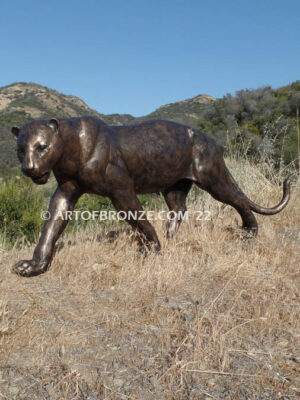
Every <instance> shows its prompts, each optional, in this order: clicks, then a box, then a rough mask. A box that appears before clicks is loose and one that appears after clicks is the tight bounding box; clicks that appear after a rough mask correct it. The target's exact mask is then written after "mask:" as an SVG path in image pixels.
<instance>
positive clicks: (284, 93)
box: [0, 81, 300, 172]
mask: <svg viewBox="0 0 300 400" xmlns="http://www.w3.org/2000/svg"><path fill="white" fill-rule="evenodd" d="M299 109H300V81H296V82H294V83H291V84H290V85H287V86H284V87H281V88H279V89H272V88H271V87H269V86H266V87H263V88H259V89H254V90H249V89H246V90H240V91H237V92H236V94H235V95H234V96H232V95H230V94H228V95H226V96H224V97H223V98H221V99H215V98H213V97H212V96H209V95H205V94H201V95H198V96H195V97H193V98H191V99H187V100H183V101H177V102H174V103H171V104H166V105H163V106H161V107H159V108H158V109H156V110H155V111H153V112H152V113H150V114H148V115H145V116H143V117H138V118H136V117H133V116H132V115H129V114H126V115H125V114H110V115H104V114H101V113H98V112H97V111H95V110H93V109H91V108H89V107H88V106H87V105H86V104H85V103H84V101H82V100H81V99H79V98H78V97H75V96H67V95H64V94H62V93H59V92H57V91H55V90H52V89H48V88H47V87H44V86H41V85H37V84H35V83H15V84H12V85H9V86H5V87H2V88H0V172H1V169H2V170H3V169H4V168H11V167H13V166H16V165H18V161H17V158H16V151H15V141H14V138H13V137H12V135H11V134H10V127H11V126H12V125H22V124H24V123H26V122H28V121H30V120H33V119H38V118H49V117H53V116H55V117H73V116H82V115H94V116H98V117H100V118H102V119H103V120H104V121H105V122H107V123H108V124H109V125H122V124H132V123H135V122H140V121H144V120H148V119H166V120H171V121H177V122H180V123H183V124H186V125H189V126H192V127H194V128H200V129H202V130H203V131H204V132H206V133H208V134H209V135H211V136H213V137H214V138H215V139H216V140H217V142H218V143H219V144H220V145H221V146H223V147H224V148H225V150H227V151H229V152H232V151H233V152H238V151H242V152H246V154H247V155H249V156H254V157H256V158H257V157H259V159H262V158H263V159H265V158H272V159H273V160H274V161H275V162H276V163H277V164H278V165H279V164H286V165H287V164H291V163H292V164H294V165H295V166H297V161H296V160H297V157H298V129H297V110H299Z"/></svg>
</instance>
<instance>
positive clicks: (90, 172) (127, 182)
mask: <svg viewBox="0 0 300 400" xmlns="http://www.w3.org/2000/svg"><path fill="white" fill-rule="evenodd" d="M12 133H13V134H14V135H15V136H16V137H17V144H18V157H19V160H20V162H21V166H22V171H23V173H24V174H25V175H27V176H29V177H30V178H31V179H32V180H33V182H35V183H37V184H44V183H46V182H47V180H48V178H49V175H50V172H51V171H53V173H54V175H55V178H56V180H57V183H58V186H57V189H56V191H55V193H54V194H53V196H52V198H51V201H50V205H49V212H50V215H51V218H50V219H49V220H48V221H46V222H45V225H44V228H43V231H42V234H41V237H40V240H39V243H38V245H37V247H36V248H35V250H34V254H33V258H32V260H24V261H19V262H18V263H17V264H15V265H14V266H13V271H14V272H16V273H17V274H19V275H21V276H27V277H29V276H34V275H38V274H41V273H43V272H45V271H46V270H47V269H48V267H49V265H50V263H51V260H52V257H53V254H54V246H55V242H56V241H57V239H58V238H59V236H60V234H61V233H62V232H63V230H64V228H65V227H66V225H67V223H68V220H67V219H62V218H57V215H58V214H60V215H62V214H64V213H65V212H66V211H72V210H73V209H74V206H75V204H76V202H77V200H78V199H79V197H80V196H81V195H82V194H83V193H96V194H98V195H101V196H108V197H109V198H110V199H111V201H112V203H113V204H114V206H115V208H116V209H117V210H122V211H125V212H129V211H132V212H135V211H136V212H139V211H142V206H141V204H140V202H139V200H138V198H137V194H139V193H153V192H162V193H163V195H164V198H165V200H166V203H167V205H168V207H169V209H170V210H173V211H175V212H178V211H185V210H186V197H187V195H188V192H189V190H190V188H191V186H192V184H193V183H195V184H196V185H198V186H199V187H200V188H201V189H203V190H206V191H207V192H209V193H210V194H211V195H212V196H213V197H214V198H215V199H216V200H219V201H221V202H223V203H225V204H229V205H231V206H232V207H234V208H235V209H236V210H237V211H238V213H239V214H240V216H241V218H242V221H243V228H244V229H245V230H247V231H249V232H250V233H252V234H253V235H254V236H255V235H256V234H257V229H258V228H257V222H256V219H255V217H254V215H253V213H252V211H255V212H256V213H259V214H264V215H273V214H276V213H278V212H280V211H281V210H282V209H283V208H284V207H285V206H286V205H287V203H288V201H289V196H290V182H289V181H288V180H285V182H284V185H283V198H282V200H281V201H280V203H279V204H278V205H277V206H276V207H273V208H264V207H261V206H259V205H257V204H255V203H253V202H252V201H251V200H249V199H248V198H247V197H246V195H245V194H244V193H243V192H242V191H241V189H239V187H238V185H237V183H236V182H235V180H234V179H233V177H232V176H231V174H230V172H229V171H228V169H227V167H226V165H225V163H224V160H223V157H222V154H221V150H220V148H219V146H218V145H217V144H216V142H215V141H214V140H213V139H212V138H210V137H209V136H207V135H206V134H205V133H203V132H200V131H199V130H197V129H192V128H189V127H187V126H184V125H181V124H178V123H175V122H170V121H160V120H156V121H148V122H143V123H140V124H137V125H131V126H118V127H115V126H113V127H111V126H108V125H107V124H105V123H104V122H103V121H102V120H100V119H98V118H94V117H82V118H70V119H58V120H57V119H51V120H39V121H33V122H31V123H28V124H26V125H24V126H22V127H21V128H17V127H13V128H12ZM128 223H129V224H130V225H131V226H132V228H133V229H134V230H136V231H137V233H138V234H139V235H138V240H139V242H140V250H141V251H142V252H143V251H148V250H149V249H151V248H153V249H154V250H155V251H158V250H159V249H160V243H159V240H158V237H157V235H156V232H155V230H154V228H153V226H152V225H151V224H150V222H149V221H148V220H147V219H145V218H143V219H132V218H130V219H128ZM180 223H181V219H180V218H177V219H175V220H174V219H173V220H172V221H169V223H168V226H167V234H168V237H171V236H172V235H173V234H174V233H175V232H176V231H177V229H178V227H179V225H180Z"/></svg>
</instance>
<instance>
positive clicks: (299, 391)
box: [0, 160, 300, 400]
mask: <svg viewBox="0 0 300 400" xmlns="http://www.w3.org/2000/svg"><path fill="white" fill-rule="evenodd" d="M228 164H229V167H230V169H231V171H232V173H233V175H234V176H235V178H236V179H237V181H238V182H239V184H240V185H241V187H242V188H243V190H245V192H246V193H247V195H248V196H249V197H250V198H251V199H252V200H254V201H255V202H257V203H259V204H261V205H264V206H272V205H275V203H277V202H278V201H279V199H280V198H281V195H282V188H281V187H280V186H279V185H278V184H276V181H274V179H273V183H270V180H267V179H266V178H265V173H266V170H265V168H266V167H265V166H264V165H262V166H260V168H257V167H252V166H251V165H250V164H249V163H248V162H246V161H244V162H240V163H237V162H236V161H233V160H232V161H231V162H230V161H228ZM269 174H271V175H272V173H271V171H269ZM278 178H279V180H281V179H282V177H278ZM279 180H278V181H279ZM292 189H293V190H292V198H291V201H290V203H289V205H288V206H287V208H286V209H285V210H284V211H283V212H281V213H280V214H278V215H275V216H271V217H268V216H259V215H257V219H258V223H259V234H258V237H257V238H256V239H253V240H252V239H245V238H243V235H242V233H241V230H240V228H239V227H240V225H241V221H240V217H239V215H238V214H237V213H236V211H235V210H234V209H232V208H231V207H228V206H226V207H225V206H223V205H222V204H221V203H218V202H217V201H215V200H213V199H212V198H211V197H210V196H209V195H208V194H206V193H205V194H203V196H202V195H201V196H199V197H198V200H197V202H196V203H195V200H194V198H193V195H192V196H191V197H190V198H189V203H190V207H189V210H190V211H192V210H209V211H210V212H211V220H210V221H196V219H195V216H193V215H190V216H189V219H188V220H187V221H184V222H183V224H182V226H181V228H180V230H179V232H178V234H177V235H176V237H175V238H174V239H173V240H172V241H167V240H166V239H165V221H161V220H157V221H154V222H153V223H154V226H155V228H156V230H157V232H158V235H159V237H160V239H161V243H162V250H161V252H160V253H159V254H157V255H156V254H150V255H149V256H148V257H147V258H142V257H141V256H139V255H138V254H137V251H136V250H137V247H136V244H135V242H134V241H133V240H132V236H131V233H130V232H129V231H128V230H127V227H125V225H120V224H115V226H114V227H112V229H115V230H116V231H117V232H118V233H119V235H117V236H116V237H114V238H113V239H112V238H109V237H110V236H112V235H108V236H107V232H108V228H106V230H104V228H102V227H101V225H99V226H98V227H97V228H95V226H96V225H91V226H90V228H88V229H87V230H85V231H81V232H78V233H77V234H76V235H75V236H64V237H63V238H62V239H61V240H60V243H61V245H60V246H59V248H60V249H59V250H58V251H57V254H56V256H55V258H54V261H53V263H52V266H51V268H50V270H49V271H48V272H47V273H46V274H44V275H41V276H38V277H35V278H31V279H26V278H20V277H18V276H16V275H14V274H12V273H11V272H10V268H11V266H12V264H13V263H15V262H16V261H18V260H19V259H24V258H25V259H26V258H30V257H31V255H32V251H33V247H31V248H24V249H22V250H12V251H9V252H8V251H6V250H5V249H4V248H3V247H2V248H0V257H1V259H0V399H1V400H2V399H3V400H4V399H5V400H6V399H9V400H12V399H18V400H19V399H26V400H27V399H28V400H44V399H45V400H46V399H47V400H54V399H57V400H64V399H66V400H67V399H68V400H69V399H74V400H75V399H78V400H79V399H85V400H88V399H90V400H96V399H99V400H103V399H107V400H108V399H110V400H113V399H116V400H122V399H141V400H148V399H149V400H171V399H172V400H181V399H187V400H198V399H199V400H201V399H207V400H209V399H215V400H221V399H237V400H238V399H272V400H274V399H290V400H292V399H298V398H299V397H300V319H299V316H300V312H299V311H300V307H299V294H300V293H299V292H300V279H299V278H300V273H299V266H300V205H299V199H300V185H299V181H298V184H296V183H294V185H293V188H292ZM156 211H157V210H156Z"/></svg>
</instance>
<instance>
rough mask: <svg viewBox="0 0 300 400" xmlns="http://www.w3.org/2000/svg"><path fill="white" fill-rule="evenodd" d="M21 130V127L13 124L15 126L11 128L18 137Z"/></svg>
mask: <svg viewBox="0 0 300 400" xmlns="http://www.w3.org/2000/svg"><path fill="white" fill-rule="evenodd" d="M19 132H20V128H18V127H17V126H13V127H12V128H11V133H12V134H13V135H14V136H15V137H16V138H17V137H18V134H19Z"/></svg>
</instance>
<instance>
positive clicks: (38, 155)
mask: <svg viewBox="0 0 300 400" xmlns="http://www.w3.org/2000/svg"><path fill="white" fill-rule="evenodd" d="M11 131H12V133H13V134H14V135H15V137H16V138H17V145H18V150H17V151H18V158H19V160H20V163H21V168H22V171H23V173H24V174H25V175H26V176H29V177H30V178H31V179H32V180H33V182H34V183H37V184H38V185H43V184H44V183H46V182H47V181H48V178H49V176H50V173H51V170H52V168H53V167H54V165H55V164H56V162H57V161H58V159H59V158H60V157H61V154H62V141H61V137H60V134H59V123H58V120H56V119H54V118H53V119H50V120H40V121H34V122H31V123H28V124H26V125H24V126H22V127H21V128H18V127H16V126H14V127H13V128H12V129H11Z"/></svg>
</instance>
